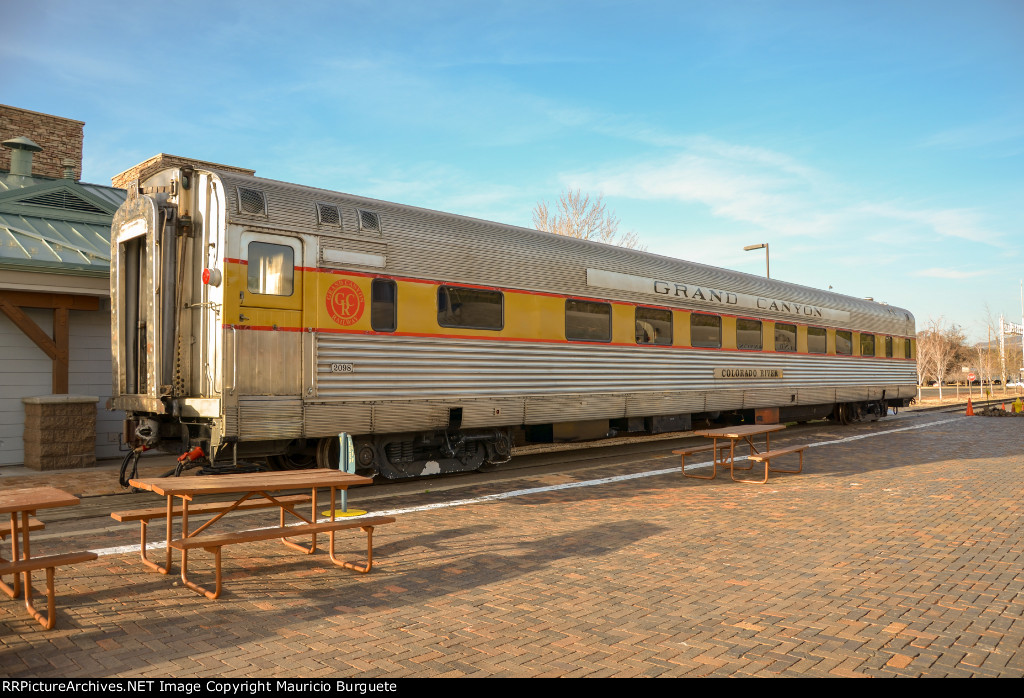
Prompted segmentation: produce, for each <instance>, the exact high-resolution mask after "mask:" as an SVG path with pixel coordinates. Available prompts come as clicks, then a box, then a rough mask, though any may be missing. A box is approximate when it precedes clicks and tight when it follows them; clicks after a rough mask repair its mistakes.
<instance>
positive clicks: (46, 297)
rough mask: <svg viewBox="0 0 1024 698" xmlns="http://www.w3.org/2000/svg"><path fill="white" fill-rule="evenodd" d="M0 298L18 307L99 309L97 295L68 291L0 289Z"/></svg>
mask: <svg viewBox="0 0 1024 698" xmlns="http://www.w3.org/2000/svg"><path fill="white" fill-rule="evenodd" d="M0 300H6V301H7V302H8V303H10V304H11V305H13V306H17V307H19V308H67V309H68V310H99V309H100V299H99V298H98V297H97V296H80V295H73V294H68V293H41V292H38V291H6V290H4V291H0Z"/></svg>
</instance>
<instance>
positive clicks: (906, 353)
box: [903, 337, 910, 359]
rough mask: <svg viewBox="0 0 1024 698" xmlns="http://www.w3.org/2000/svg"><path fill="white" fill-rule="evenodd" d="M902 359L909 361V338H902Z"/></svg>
mask: <svg viewBox="0 0 1024 698" xmlns="http://www.w3.org/2000/svg"><path fill="white" fill-rule="evenodd" d="M903 358H904V359H909V358H910V338H909V337H904V338H903Z"/></svg>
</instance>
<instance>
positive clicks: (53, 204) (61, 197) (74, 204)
mask: <svg viewBox="0 0 1024 698" xmlns="http://www.w3.org/2000/svg"><path fill="white" fill-rule="evenodd" d="M19 203H22V204H32V205H34V206H47V207H49V208H62V209H66V210H68V211H80V212H82V213H107V211H104V210H103V209H102V208H99V207H98V206H94V205H93V204H91V203H89V202H88V201H86V200H85V199H82V198H80V197H77V196H75V195H74V194H72V193H71V192H68V191H64V190H63V189H61V190H58V191H50V192H45V193H43V194H36V195H35V196H30V197H28V198H25V199H22V200H21V201H19ZM108 215H109V214H108Z"/></svg>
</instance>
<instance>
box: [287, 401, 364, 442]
mask: <svg viewBox="0 0 1024 698" xmlns="http://www.w3.org/2000/svg"><path fill="white" fill-rule="evenodd" d="M372 410H373V405H372V404H370V403H368V402H354V403H310V404H307V405H306V410H305V415H306V422H305V429H304V431H303V435H304V436H323V435H325V434H340V433H341V432H347V433H350V434H369V433H371V432H372V431H373V412H372Z"/></svg>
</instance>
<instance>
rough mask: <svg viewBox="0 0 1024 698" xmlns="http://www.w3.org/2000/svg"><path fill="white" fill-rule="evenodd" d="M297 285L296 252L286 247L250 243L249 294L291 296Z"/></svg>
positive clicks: (265, 243) (247, 284) (247, 285)
mask: <svg viewBox="0 0 1024 698" xmlns="http://www.w3.org/2000/svg"><path fill="white" fill-rule="evenodd" d="M294 283H295V251H294V250H293V249H292V248H291V247H287V246H285V245H272V244H270V243H269V242H250V243H249V260H248V275H247V279H246V287H247V288H248V289H249V293H262V294H263V295H267V296H290V295H292V288H293V286H294Z"/></svg>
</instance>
